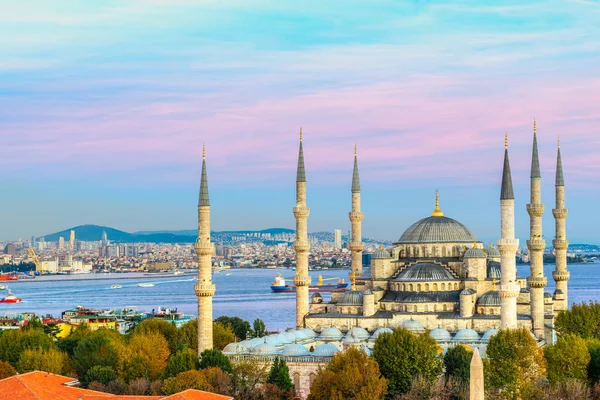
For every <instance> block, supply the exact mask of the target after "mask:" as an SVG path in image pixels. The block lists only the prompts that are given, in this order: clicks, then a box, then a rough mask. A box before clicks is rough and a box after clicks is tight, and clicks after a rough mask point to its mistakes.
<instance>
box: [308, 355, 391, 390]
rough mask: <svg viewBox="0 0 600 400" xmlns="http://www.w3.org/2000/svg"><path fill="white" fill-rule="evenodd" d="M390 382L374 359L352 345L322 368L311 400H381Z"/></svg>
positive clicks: (313, 387) (313, 388) (314, 385)
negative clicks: (382, 375)
mask: <svg viewBox="0 0 600 400" xmlns="http://www.w3.org/2000/svg"><path fill="white" fill-rule="evenodd" d="M387 384H388V381H387V380H386V379H385V378H383V377H381V374H380V372H379V366H378V365H377V363H376V362H375V360H374V359H372V358H370V357H369V356H367V355H366V354H365V353H364V352H363V351H362V350H359V349H357V348H355V347H351V348H349V349H348V350H346V351H344V352H342V353H337V354H336V355H335V356H333V359H332V360H331V361H330V362H329V363H328V364H327V366H325V368H319V371H318V372H317V376H316V377H315V380H314V381H313V384H312V386H311V388H310V394H309V396H308V400H321V399H336V400H337V399H339V400H342V399H349V400H350V399H354V400H375V399H382V398H383V397H384V396H385V394H386V393H387Z"/></svg>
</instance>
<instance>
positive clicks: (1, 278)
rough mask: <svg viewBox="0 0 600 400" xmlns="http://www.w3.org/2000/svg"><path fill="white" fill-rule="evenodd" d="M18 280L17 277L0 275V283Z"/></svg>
mask: <svg viewBox="0 0 600 400" xmlns="http://www.w3.org/2000/svg"><path fill="white" fill-rule="evenodd" d="M18 279H19V278H18V277H17V275H7V274H0V281H16V280H18Z"/></svg>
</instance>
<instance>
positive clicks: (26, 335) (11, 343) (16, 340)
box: [0, 329, 53, 367]
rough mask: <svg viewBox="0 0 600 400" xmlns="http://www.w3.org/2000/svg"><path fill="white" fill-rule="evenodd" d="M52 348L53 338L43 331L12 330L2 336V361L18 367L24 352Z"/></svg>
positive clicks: (0, 337) (0, 348)
mask: <svg viewBox="0 0 600 400" xmlns="http://www.w3.org/2000/svg"><path fill="white" fill-rule="evenodd" d="M52 346H53V342H52V338H51V337H49V336H48V335H46V334H44V331H43V330H41V329H28V330H20V329H11V330H9V331H8V332H5V333H3V334H2V335H0V360H2V361H7V362H9V363H10V364H11V365H12V366H13V367H16V366H17V363H18V362H19V358H20V357H21V353H22V352H23V351H24V350H26V349H38V348H39V349H43V350H48V349H49V348H50V347H52Z"/></svg>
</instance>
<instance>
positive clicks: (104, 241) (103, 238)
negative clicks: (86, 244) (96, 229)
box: [102, 231, 108, 246]
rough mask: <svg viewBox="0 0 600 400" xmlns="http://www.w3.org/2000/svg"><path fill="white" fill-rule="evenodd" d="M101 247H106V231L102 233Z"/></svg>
mask: <svg viewBox="0 0 600 400" xmlns="http://www.w3.org/2000/svg"><path fill="white" fill-rule="evenodd" d="M102 246H108V235H107V234H106V231H102Z"/></svg>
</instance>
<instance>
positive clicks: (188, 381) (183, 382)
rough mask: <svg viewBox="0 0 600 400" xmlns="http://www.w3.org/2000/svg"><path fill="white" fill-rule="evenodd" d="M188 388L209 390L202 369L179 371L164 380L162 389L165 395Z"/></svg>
mask: <svg viewBox="0 0 600 400" xmlns="http://www.w3.org/2000/svg"><path fill="white" fill-rule="evenodd" d="M188 389H197V390H210V386H209V384H208V382H207V381H206V376H205V375H204V373H203V372H202V371H196V370H192V371H185V372H180V373H179V374H177V376H175V377H173V378H169V379H167V380H165V381H164V383H163V386H162V391H163V393H164V394H166V395H171V394H175V393H177V392H182V391H184V390H188Z"/></svg>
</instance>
